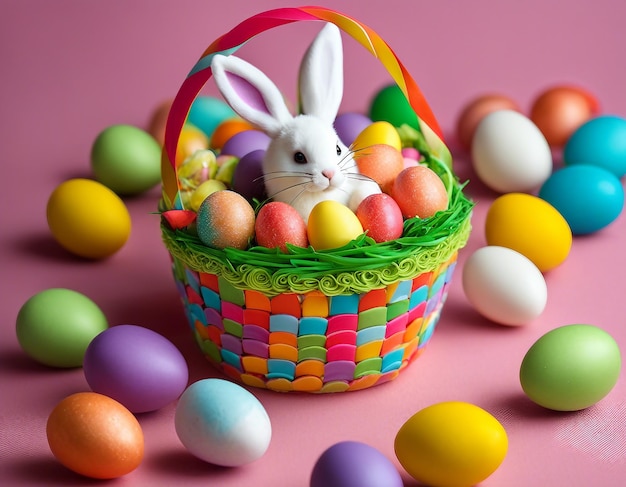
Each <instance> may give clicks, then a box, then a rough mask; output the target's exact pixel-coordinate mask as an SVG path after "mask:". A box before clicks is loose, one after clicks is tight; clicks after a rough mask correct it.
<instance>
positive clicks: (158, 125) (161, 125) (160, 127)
mask: <svg viewBox="0 0 626 487" xmlns="http://www.w3.org/2000/svg"><path fill="white" fill-rule="evenodd" d="M173 101H174V100H170V99H168V100H164V101H162V102H161V103H159V105H157V107H156V108H155V109H154V111H153V112H152V114H151V115H150V120H149V122H148V133H149V134H150V135H152V137H154V138H155V139H156V141H157V142H158V143H159V145H161V146H162V145H163V143H164V141H165V127H166V126H167V117H168V116H169V114H170V108H172V102H173Z"/></svg>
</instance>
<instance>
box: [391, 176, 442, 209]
mask: <svg viewBox="0 0 626 487" xmlns="http://www.w3.org/2000/svg"><path fill="white" fill-rule="evenodd" d="M391 196H392V197H393V199H394V200H396V203H398V206H399V207H400V210H402V215H403V216H404V218H413V217H415V216H417V217H419V218H429V217H431V216H433V215H434V214H435V213H437V212H438V211H443V210H446V209H447V208H448V192H447V191H446V187H445V186H444V184H443V181H442V180H441V178H439V176H437V173H435V171H433V170H432V169H430V168H428V167H426V166H413V167H407V168H406V169H404V170H403V171H402V172H401V173H400V174H398V176H397V177H396V181H395V183H394V185H393V189H392V191H391Z"/></svg>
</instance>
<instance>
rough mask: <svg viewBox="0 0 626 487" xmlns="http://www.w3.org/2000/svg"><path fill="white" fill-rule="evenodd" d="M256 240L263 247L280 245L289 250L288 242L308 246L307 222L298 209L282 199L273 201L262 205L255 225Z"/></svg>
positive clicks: (285, 250) (283, 249)
mask: <svg viewBox="0 0 626 487" xmlns="http://www.w3.org/2000/svg"><path fill="white" fill-rule="evenodd" d="M254 229H255V235H256V240H257V243H258V244H259V245H261V246H262V247H267V248H269V249H273V248H276V247H278V248H279V249H280V250H281V251H282V252H287V244H291V245H295V246H297V247H308V245H309V239H308V236H307V231H306V224H305V223H304V220H303V219H302V217H301V216H300V213H298V212H297V211H296V209H295V208H294V207H293V206H291V205H288V204H287V203H283V202H282V201H272V202H270V203H267V204H265V205H263V206H262V207H261V209H260V210H259V213H258V214H257V217H256V223H255V226H254Z"/></svg>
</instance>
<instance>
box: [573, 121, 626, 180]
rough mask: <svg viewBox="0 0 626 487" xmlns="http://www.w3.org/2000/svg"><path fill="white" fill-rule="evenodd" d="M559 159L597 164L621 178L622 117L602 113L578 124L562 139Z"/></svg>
mask: <svg viewBox="0 0 626 487" xmlns="http://www.w3.org/2000/svg"><path fill="white" fill-rule="evenodd" d="M563 162H564V163H565V165H568V166H571V165H574V164H591V165H594V166H600V167H603V168H604V169H606V170H608V171H611V172H612V173H613V174H615V176H617V177H618V178H621V177H622V176H623V175H624V174H626V119H624V118H622V117H618V116H614V115H603V116H599V117H595V118H592V119H591V120H589V121H587V122H585V123H584V124H582V125H581V126H580V127H578V129H576V131H574V133H573V134H572V135H571V136H570V138H569V139H568V141H567V142H566V144H565V147H564V148H563Z"/></svg>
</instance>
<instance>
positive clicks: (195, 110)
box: [187, 95, 236, 138]
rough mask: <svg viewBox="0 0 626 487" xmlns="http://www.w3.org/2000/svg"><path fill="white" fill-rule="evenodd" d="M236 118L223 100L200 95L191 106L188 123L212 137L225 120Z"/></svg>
mask: <svg viewBox="0 0 626 487" xmlns="http://www.w3.org/2000/svg"><path fill="white" fill-rule="evenodd" d="M234 117H236V113H235V112H234V110H233V109H232V108H231V107H230V106H229V105H228V104H227V103H226V102H224V101H223V100H221V99H219V98H215V97H212V96H206V95H200V96H198V97H196V99H195V100H194V101H193V103H192V104H191V107H190V109H189V114H188V115H187V121H188V122H189V123H191V124H192V125H194V126H195V127H198V128H199V129H200V130H202V131H203V132H204V133H205V134H206V136H207V137H209V138H210V137H211V135H212V134H213V132H214V131H215V129H216V127H217V126H218V125H219V124H220V123H222V122H223V121H224V120H227V119H230V118H234Z"/></svg>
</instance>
